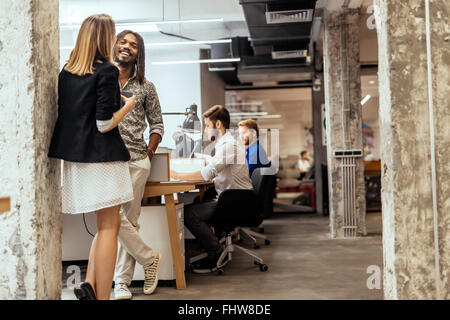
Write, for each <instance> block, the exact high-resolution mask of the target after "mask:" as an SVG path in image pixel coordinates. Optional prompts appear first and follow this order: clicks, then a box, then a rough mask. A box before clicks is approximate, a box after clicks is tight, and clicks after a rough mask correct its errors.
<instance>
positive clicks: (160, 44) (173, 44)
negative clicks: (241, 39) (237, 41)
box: [145, 39, 231, 47]
mask: <svg viewBox="0 0 450 320" xmlns="http://www.w3.org/2000/svg"><path fill="white" fill-rule="evenodd" d="M215 43H231V39H226V40H204V41H176V42H155V43H148V44H146V45H145V46H146V47H158V46H192V45H197V44H215Z"/></svg>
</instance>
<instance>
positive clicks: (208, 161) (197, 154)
mask: <svg viewBox="0 0 450 320" xmlns="http://www.w3.org/2000/svg"><path fill="white" fill-rule="evenodd" d="M194 157H195V158H198V159H205V160H206V164H209V163H210V162H211V159H212V157H211V156H210V155H208V154H204V153H198V152H194Z"/></svg>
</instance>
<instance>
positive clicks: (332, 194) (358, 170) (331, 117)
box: [324, 8, 367, 238]
mask: <svg viewBox="0 0 450 320" xmlns="http://www.w3.org/2000/svg"><path fill="white" fill-rule="evenodd" d="M324 20H325V32H324V67H325V72H324V74H325V105H326V133H327V157H328V185H329V203H330V227H331V237H332V238H342V237H352V236H360V235H366V234H367V232H366V226H365V214H366V212H365V211H366V202H365V185H364V160H363V157H356V158H355V160H354V164H352V163H353V160H351V159H350V160H348V159H347V158H346V159H340V158H336V157H335V156H334V152H335V151H339V150H355V149H356V150H362V149H363V140H362V139H363V138H362V110H361V80H360V64H359V9H357V8H355V9H348V8H347V9H345V10H344V9H342V10H340V11H328V10H326V11H325V19H324ZM344 164H345V165H346V166H347V167H345V168H343V167H342V165H344ZM352 170H354V176H353V175H352V174H351V171H352Z"/></svg>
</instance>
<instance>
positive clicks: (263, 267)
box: [259, 264, 269, 272]
mask: <svg viewBox="0 0 450 320" xmlns="http://www.w3.org/2000/svg"><path fill="white" fill-rule="evenodd" d="M259 270H261V272H265V271H267V270H269V267H268V266H267V265H266V264H260V265H259Z"/></svg>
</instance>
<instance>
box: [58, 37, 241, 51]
mask: <svg viewBox="0 0 450 320" xmlns="http://www.w3.org/2000/svg"><path fill="white" fill-rule="evenodd" d="M231 41H232V40H231V39H225V40H204V41H177V42H155V43H147V44H146V45H145V47H146V48H151V47H159V46H161V47H162V46H179V45H180V46H184V45H185V46H189V45H198V44H214V43H231ZM73 48H74V47H73V46H65V47H60V48H59V50H71V49H73Z"/></svg>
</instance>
